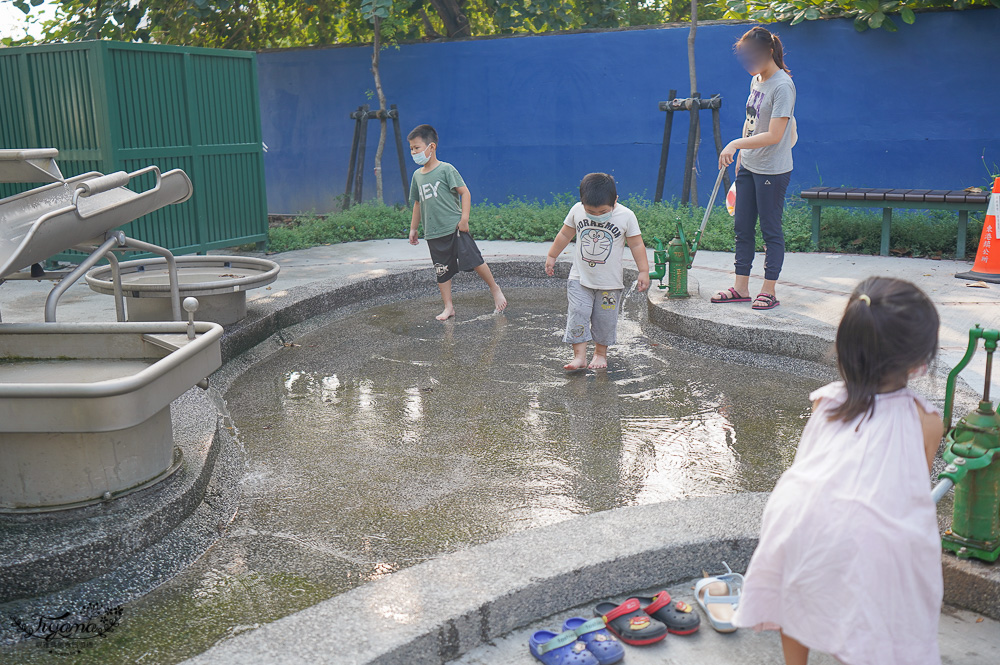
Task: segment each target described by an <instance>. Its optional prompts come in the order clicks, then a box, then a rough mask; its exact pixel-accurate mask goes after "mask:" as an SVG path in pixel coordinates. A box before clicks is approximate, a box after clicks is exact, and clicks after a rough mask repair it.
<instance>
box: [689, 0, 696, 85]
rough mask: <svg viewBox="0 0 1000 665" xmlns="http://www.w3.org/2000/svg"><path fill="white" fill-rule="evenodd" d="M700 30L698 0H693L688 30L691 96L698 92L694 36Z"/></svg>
mask: <svg viewBox="0 0 1000 665" xmlns="http://www.w3.org/2000/svg"><path fill="white" fill-rule="evenodd" d="M696 32H698V0H691V29H690V30H689V31H688V75H689V76H690V77H691V96H692V97H693V96H694V93H696V92H698V73H697V71H696V70H695V66H694V36H695V33H696Z"/></svg>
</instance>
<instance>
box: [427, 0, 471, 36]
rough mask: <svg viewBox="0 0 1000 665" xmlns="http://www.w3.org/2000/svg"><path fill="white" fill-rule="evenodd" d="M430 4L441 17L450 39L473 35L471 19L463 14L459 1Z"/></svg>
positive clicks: (437, 1)
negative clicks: (470, 25)
mask: <svg viewBox="0 0 1000 665" xmlns="http://www.w3.org/2000/svg"><path fill="white" fill-rule="evenodd" d="M430 3H431V5H433V7H434V10H435V11H437V13H438V16H440V17H441V21H442V22H443V23H444V29H445V30H446V31H447V33H448V36H449V37H468V36H470V35H471V34H472V32H471V29H470V28H469V19H468V17H466V15H465V14H464V13H462V8H461V7H459V6H458V0H430Z"/></svg>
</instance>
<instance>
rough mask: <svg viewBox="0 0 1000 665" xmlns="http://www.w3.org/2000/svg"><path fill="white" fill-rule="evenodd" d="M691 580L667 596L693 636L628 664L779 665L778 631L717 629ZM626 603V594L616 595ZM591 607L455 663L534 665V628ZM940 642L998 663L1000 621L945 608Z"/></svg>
mask: <svg viewBox="0 0 1000 665" xmlns="http://www.w3.org/2000/svg"><path fill="white" fill-rule="evenodd" d="M693 586H694V585H693V583H688V584H681V585H676V586H672V587H670V588H668V589H667V592H668V593H669V594H670V596H671V598H675V599H677V600H683V601H685V602H686V603H688V604H690V605H691V606H692V607H693V608H694V610H693V611H695V612H697V613H698V614H699V616H700V617H701V620H702V622H701V628H699V630H698V632H696V633H694V634H692V635H667V637H666V639H664V640H663V641H661V642H658V643H656V644H652V645H649V646H643V647H634V646H626V647H625V660H624V661H623V662H624V663H625V664H626V665H772V664H778V663H783V662H784V660H783V658H782V655H781V639H780V637H779V634H778V633H777V632H776V631H761V632H757V631H754V630H751V629H741V630H737V631H736V632H734V633H718V632H716V631H715V630H713V629H712V628H711V626H710V624H709V623H708V619H707V618H706V616H705V614H704V612H703V611H702V610H701V609H700V608H698V607H697V605H696V602H695V597H694V589H693ZM659 591H660V589H649V590H647V591H645V592H639V593H637V594H635V595H637V596H652V595H654V594H656V593H658V592H659ZM614 600H615V601H616V602H624V601H625V597H620V598H616V599H614ZM593 609H594V608H593V607H591V606H590V605H585V606H580V607H576V608H573V609H569V610H566V611H565V612H560V613H559V614H557V615H555V616H552V617H548V618H546V619H543V620H542V621H538V622H536V623H535V624H533V625H532V626H530V627H528V628H526V629H524V630H519V631H515V632H513V633H511V634H509V635H506V636H504V637H502V638H500V639H497V640H493V643H492V644H486V645H483V646H481V647H479V648H477V649H474V650H473V651H470V652H469V653H467V654H465V655H464V656H463V657H461V658H459V659H458V660H455V661H453V664H454V665H499V664H500V663H502V664H503V665H537V664H538V661H537V660H536V659H535V658H534V657H532V656H531V654H530V653H529V652H528V638H529V637H530V636H531V634H532V633H534V632H535V631H537V630H551V631H554V632H559V631H560V629H561V628H562V624H563V622H564V621H565V620H566V619H568V618H570V617H574V616H579V617H586V618H589V617H591V616H592V615H593ZM938 644H939V647H940V651H941V662H942V665H984V664H985V663H996V662H1000V622H997V621H995V620H993V619H985V618H983V617H981V616H979V615H977V614H975V613H974V612H967V611H965V610H959V609H956V608H954V607H948V606H945V607H944V608H943V610H942V612H941V621H940V624H939V626H938ZM838 662H840V661H838V660H837V659H836V658H834V657H833V656H831V655H830V654H825V653H820V652H817V651H814V652H812V653H810V654H809V663H810V665H837V663H838Z"/></svg>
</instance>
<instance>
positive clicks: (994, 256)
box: [955, 178, 1000, 284]
mask: <svg viewBox="0 0 1000 665" xmlns="http://www.w3.org/2000/svg"><path fill="white" fill-rule="evenodd" d="M998 217H1000V178H995V179H994V180H993V194H991V195H990V204H989V206H988V207H987V208H986V221H984V222H983V233H982V235H981V236H979V251H978V252H977V253H976V262H975V263H974V264H972V270H970V271H969V272H960V273H958V274H957V275H955V277H957V278H958V279H975V280H979V281H983V282H993V283H994V284H1000V229H998V228H997V218H998Z"/></svg>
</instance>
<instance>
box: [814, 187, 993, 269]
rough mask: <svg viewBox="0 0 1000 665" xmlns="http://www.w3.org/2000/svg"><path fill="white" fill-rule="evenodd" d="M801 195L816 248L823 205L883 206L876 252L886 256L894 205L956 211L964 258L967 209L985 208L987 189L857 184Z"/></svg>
mask: <svg viewBox="0 0 1000 665" xmlns="http://www.w3.org/2000/svg"><path fill="white" fill-rule="evenodd" d="M801 196H802V198H803V199H805V200H806V201H808V202H809V205H810V206H812V242H813V246H814V247H817V248H818V247H819V222H820V214H821V211H822V210H823V208H825V207H829V206H836V207H845V208H882V246H881V248H880V250H879V253H880V254H881V255H882V256H889V227H890V226H891V225H892V209H893V208H919V209H922V210H955V211H957V212H958V241H957V242H956V244H955V255H956V256H957V257H958V258H960V259H961V258H965V233H966V228H967V227H968V224H969V212H970V211H979V210H983V211H985V210H986V206H987V204H988V203H989V198H990V195H989V193H988V192H983V193H982V194H972V193H969V192H966V191H963V190H949V189H862V188H856V187H812V188H810V189H804V190H802V194H801Z"/></svg>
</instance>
